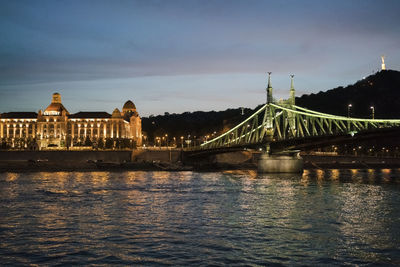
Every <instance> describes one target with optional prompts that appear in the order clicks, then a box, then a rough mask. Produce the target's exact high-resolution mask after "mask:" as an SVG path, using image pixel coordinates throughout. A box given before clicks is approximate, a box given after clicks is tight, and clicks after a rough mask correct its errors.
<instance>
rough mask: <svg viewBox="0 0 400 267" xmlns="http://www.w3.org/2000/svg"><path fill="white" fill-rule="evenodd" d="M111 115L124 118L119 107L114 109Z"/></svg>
mask: <svg viewBox="0 0 400 267" xmlns="http://www.w3.org/2000/svg"><path fill="white" fill-rule="evenodd" d="M111 117H112V118H122V115H121V112H120V111H119V109H117V108H116V109H114V111H113V113H112V115H111Z"/></svg>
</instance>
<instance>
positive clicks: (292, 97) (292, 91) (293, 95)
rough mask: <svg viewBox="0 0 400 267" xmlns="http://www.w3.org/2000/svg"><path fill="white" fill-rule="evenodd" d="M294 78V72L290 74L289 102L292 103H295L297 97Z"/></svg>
mask: <svg viewBox="0 0 400 267" xmlns="http://www.w3.org/2000/svg"><path fill="white" fill-rule="evenodd" d="M293 80H294V74H291V75H290V95H289V104H290V105H294V104H295V98H296V90H295V89H294V85H293Z"/></svg>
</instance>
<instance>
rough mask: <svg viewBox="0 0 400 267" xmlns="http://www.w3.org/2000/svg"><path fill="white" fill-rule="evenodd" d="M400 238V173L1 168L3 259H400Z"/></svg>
mask: <svg viewBox="0 0 400 267" xmlns="http://www.w3.org/2000/svg"><path fill="white" fill-rule="evenodd" d="M399 246H400V170H399V169H396V170H389V169H383V170H325V171H322V170H312V171H305V172H304V173H303V175H297V176H296V175H257V173H255V172H253V171H232V172H229V171H227V172H212V173H197V172H37V173H0V263H1V264H2V265H14V264H15V265H27V264H33V265H58V264H66V265H76V264H84V265H119V264H120V265H132V264H140V265H165V264H166V265H196V266H197V265H235V264H237V265H269V264H274V263H275V264H283V265H343V264H348V265H363V264H368V263H372V264H374V265H375V264H381V265H398V264H400V247H399Z"/></svg>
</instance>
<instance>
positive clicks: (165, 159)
mask: <svg viewBox="0 0 400 267" xmlns="http://www.w3.org/2000/svg"><path fill="white" fill-rule="evenodd" d="M259 156H260V152H255V151H240V152H234V153H225V154H220V155H217V156H213V157H210V158H209V159H208V160H202V161H188V162H186V161H184V160H183V161H182V158H183V156H182V151H181V150H178V149H176V150H159V149H157V150H150V149H146V150H134V151H128V150H125V151H0V172H41V171H126V170H133V171H135V170H138V171H188V170H193V171H220V170H221V171H222V170H245V169H247V170H256V169H257V162H258V158H259ZM302 157H303V159H304V168H305V169H385V168H386V169H394V168H400V158H389V157H368V156H363V157H357V156H349V155H330V156H321V155H307V154H303V155H302Z"/></svg>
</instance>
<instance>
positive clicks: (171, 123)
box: [142, 70, 400, 144]
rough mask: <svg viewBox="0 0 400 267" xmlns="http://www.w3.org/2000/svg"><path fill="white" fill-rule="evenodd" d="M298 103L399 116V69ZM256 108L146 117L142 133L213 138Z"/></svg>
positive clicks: (331, 111) (339, 112)
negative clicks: (372, 108)
mask: <svg viewBox="0 0 400 267" xmlns="http://www.w3.org/2000/svg"><path fill="white" fill-rule="evenodd" d="M260 104H261V103H260ZM296 104H297V105H299V106H302V107H306V108H309V109H312V110H315V111H320V112H326V113H329V114H335V115H343V116H347V113H348V105H349V104H351V105H352V106H351V109H350V115H351V116H352V117H360V118H370V117H371V111H372V110H371V108H370V107H371V106H373V107H374V109H375V118H400V72H398V71H393V70H387V71H380V72H378V73H376V74H374V75H371V76H368V77H366V78H365V79H362V80H360V81H358V82H356V83H355V84H353V85H349V86H347V87H338V88H335V89H331V90H328V91H326V92H319V93H317V94H308V95H303V96H301V97H297V98H296ZM257 108H258V107H257ZM254 111H255V110H252V109H249V108H246V109H244V114H243V115H242V110H241V108H237V109H228V110H225V111H208V112H203V111H196V112H185V113H182V114H168V113H165V115H158V116H151V117H144V118H143V120H142V127H143V131H144V133H143V134H144V135H145V136H146V138H147V141H148V142H149V143H153V142H154V140H155V138H156V137H163V136H165V135H168V137H165V138H166V139H167V138H168V140H169V141H168V142H169V144H172V142H175V144H180V138H181V136H183V137H184V139H187V138H188V135H190V139H202V140H204V137H205V136H208V138H212V137H213V136H215V135H218V134H220V133H222V132H224V131H226V130H228V129H230V128H231V127H233V126H235V125H236V124H238V123H239V122H241V121H242V120H244V119H245V118H247V117H248V116H250V115H251V114H252V113H253V112H254ZM214 132H215V134H214ZM174 137H175V138H176V140H175V141H174V139H173V138H174Z"/></svg>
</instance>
